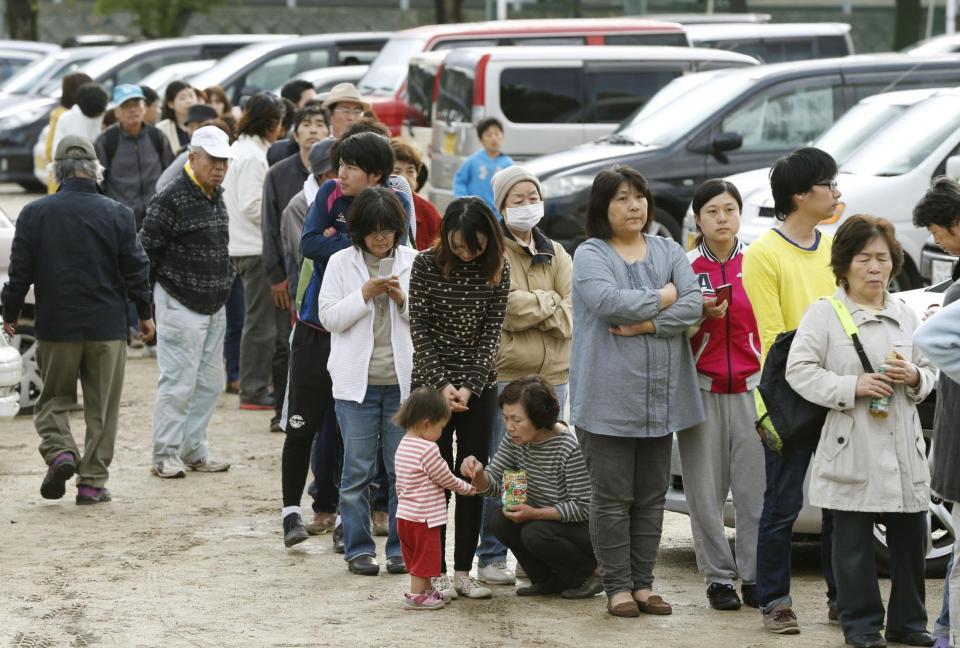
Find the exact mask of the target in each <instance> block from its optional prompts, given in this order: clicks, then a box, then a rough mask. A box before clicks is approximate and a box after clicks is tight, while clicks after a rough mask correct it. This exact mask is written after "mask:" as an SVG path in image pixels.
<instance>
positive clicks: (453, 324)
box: [410, 250, 510, 394]
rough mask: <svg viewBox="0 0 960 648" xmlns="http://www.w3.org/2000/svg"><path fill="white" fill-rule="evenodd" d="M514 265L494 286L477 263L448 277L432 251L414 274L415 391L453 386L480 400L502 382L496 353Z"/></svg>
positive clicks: (461, 265) (423, 255)
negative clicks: (499, 380) (480, 397)
mask: <svg viewBox="0 0 960 648" xmlns="http://www.w3.org/2000/svg"><path fill="white" fill-rule="evenodd" d="M509 292H510V265H509V263H508V262H507V260H506V259H504V261H503V272H502V273H501V277H500V283H499V284H496V285H490V284H489V283H487V280H486V277H485V276H484V275H483V274H482V272H481V269H480V265H479V264H478V263H475V262H474V263H458V264H457V265H456V266H455V267H454V269H453V271H452V272H451V273H450V276H449V277H444V276H443V273H442V272H441V270H440V267H439V266H438V265H437V263H436V256H435V254H434V251H433V250H427V251H426V252H423V253H421V254H420V256H418V257H417V258H416V259H415V260H414V262H413V269H412V270H411V272H410V334H411V336H412V338H413V386H414V387H420V386H426V387H433V388H434V389H443V388H444V387H446V386H447V385H448V384H451V385H453V386H454V387H456V388H458V389H459V388H461V387H466V388H468V389H469V390H470V391H471V392H472V393H474V394H479V393H481V392H482V391H483V389H484V388H485V387H488V386H490V385H493V384H495V383H496V382H497V369H496V367H497V350H498V349H499V347H500V332H501V330H502V329H503V319H504V317H505V316H506V313H507V295H508V294H509Z"/></svg>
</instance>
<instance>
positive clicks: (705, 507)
mask: <svg viewBox="0 0 960 648" xmlns="http://www.w3.org/2000/svg"><path fill="white" fill-rule="evenodd" d="M742 206H743V201H742V200H741V198H740V192H739V191H737V188H736V187H735V186H734V185H733V184H731V183H730V182H727V181H726V180H707V181H706V182H704V183H703V184H702V185H700V186H699V187H697V190H696V191H695V192H694V194H693V213H694V219H695V222H696V225H697V232H698V237H697V247H696V248H695V249H693V250H690V252H689V253H687V258H688V259H689V260H690V264H691V265H692V267H693V271H694V273H696V274H697V278H698V280H699V283H700V289H701V291H702V292H703V293H704V298H703V314H702V317H701V321H700V323H699V324H698V327H699V328H697V329H696V333H694V334H692V336H691V338H690V343H691V345H692V347H693V353H694V358H695V359H696V363H697V374H698V377H699V381H700V393H701V396H702V398H703V406H704V410H705V413H706V420H704V421H703V422H702V423H700V424H699V425H696V426H694V427H692V428H690V429H687V430H684V431H682V432H680V433H678V434H677V443H678V445H679V448H680V463H681V467H682V470H683V474H684V480H683V489H684V493H685V495H686V498H687V505H688V506H689V507H690V527H691V529H692V531H693V540H694V548H695V551H696V556H697V567H698V568H699V570H700V573H701V574H702V575H703V578H704V580H705V581H706V585H707V600H708V601H709V603H710V607H712V608H714V609H716V610H737V609H739V608H740V605H741V601H740V597H739V596H737V590H736V588H735V587H734V582H735V581H736V579H737V578H739V579H740V580H741V582H742V583H743V584H742V587H741V593H742V595H743V601H744V602H745V603H746V604H747V605H750V606H751V607H756V606H757V602H756V597H755V596H754V583H755V582H756V571H757V570H756V562H757V561H756V549H757V530H758V527H759V524H760V512H761V510H762V509H763V491H764V486H765V483H766V482H765V479H764V458H763V446H762V445H761V444H760V441H759V440H758V439H757V433H756V431H754V428H753V422H754V420H755V419H756V418H757V413H756V407H755V405H754V402H753V391H754V388H755V387H756V385H757V383H758V382H759V380H760V348H759V340H760V336H759V334H758V332H757V320H756V318H755V317H754V315H753V308H752V307H751V306H750V300H748V299H747V294H746V292H745V291H744V288H743V279H742V278H741V274H740V271H741V264H742V263H743V245H742V244H741V242H740V240H739V238H737V233H738V232H739V231H740V209H741V207H742ZM731 489H732V490H733V501H734V506H736V511H737V555H736V558H734V555H733V553H732V552H731V551H730V543H729V542H727V537H726V533H725V529H724V524H723V505H724V503H725V502H726V499H727V493H728V492H729V491H730V490H731Z"/></svg>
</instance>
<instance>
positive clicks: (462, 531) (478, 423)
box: [437, 385, 497, 573]
mask: <svg viewBox="0 0 960 648" xmlns="http://www.w3.org/2000/svg"><path fill="white" fill-rule="evenodd" d="M467 407H469V408H470V409H468V410H467V411H466V412H458V413H456V414H454V415H453V418H451V419H450V422H449V423H448V424H447V427H445V428H443V433H442V434H441V435H440V440H439V441H438V442H437V445H439V446H440V455H441V456H442V457H443V458H444V460H446V462H447V465H448V466H450V469H451V470H453V472H454V474H455V475H456V476H457V477H460V478H462V477H463V475H461V474H460V464H461V463H462V462H463V460H464V459H466V458H467V457H469V456H470V455H473V456H474V457H476V458H477V459H479V460H480V461H481V462H483V464H484V465H486V463H487V454H488V451H489V449H490V435H491V434H493V427H494V426H495V425H496V424H497V386H496V385H492V386H488V387H487V388H485V389H484V390H483V392H482V393H480V394H474V395H473V396H471V397H470V402H469V403H467ZM454 433H456V435H457V457H456V462H454V457H453V435H454ZM446 496H447V501H448V502H449V501H450V491H446ZM482 518H483V498H482V497H476V496H474V497H467V496H465V495H460V494H458V495H457V510H456V513H455V514H454V522H455V527H456V528H455V537H454V547H453V568H454V569H455V570H456V571H470V570H471V569H472V568H473V557H474V555H475V554H476V553H477V544H478V543H479V542H480V523H481V520H482ZM440 543H441V547H446V544H447V527H446V525H444V526H443V528H442V529H441V530H440ZM444 555H446V551H444ZM440 568H441V570H442V571H443V572H444V573H446V571H447V561H446V558H444V559H443V560H442V561H441V565H440Z"/></svg>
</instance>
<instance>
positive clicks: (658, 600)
mask: <svg viewBox="0 0 960 648" xmlns="http://www.w3.org/2000/svg"><path fill="white" fill-rule="evenodd" d="M637 608H638V609H639V610H640V611H641V612H643V613H644V614H657V615H661V616H666V615H667V614H673V608H672V607H671V606H670V604H669V603H667V602H666V601H664V600H663V597H661V596H660V595H659V594H651V595H650V597H649V598H648V599H647V600H646V601H637Z"/></svg>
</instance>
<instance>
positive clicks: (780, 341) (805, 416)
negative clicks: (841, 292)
mask: <svg viewBox="0 0 960 648" xmlns="http://www.w3.org/2000/svg"><path fill="white" fill-rule="evenodd" d="M824 299H826V300H827V301H828V302H830V305H831V306H833V310H834V311H835V312H836V314H837V318H838V319H839V320H840V324H841V325H842V326H843V331H844V333H846V334H847V337H849V338H850V339H851V340H852V341H853V346H854V348H855V349H856V350H857V355H858V356H860V363H861V364H862V365H863V369H864V371H865V372H867V373H873V367H872V366H871V365H870V360H868V359H867V354H866V353H865V352H864V350H863V345H862V344H860V337H859V335H858V330H857V325H856V324H855V323H854V322H853V318H852V317H851V316H850V311H848V310H847V308H846V306H844V305H843V302H841V301H840V300H839V299H837V298H836V297H824ZM796 335H797V332H796V331H795V330H794V331H787V332H786V333H781V334H780V335H778V336H777V339H776V341H775V342H774V343H773V346H771V347H770V352H769V353H767V359H766V361H765V362H764V364H763V373H762V374H761V375H760V384H759V385H758V386H757V390H756V392H754V399H755V401H756V404H757V414H758V415H759V417H760V418H759V420H757V421H756V423H755V424H754V426H755V427H756V429H757V434H759V435H760V439H761V440H762V441H763V443H764V445H766V446H767V447H768V448H769V449H770V450H772V451H773V452H776V453H777V454H789V453H791V452H798V451H801V450H810V449H814V448H816V447H817V443H819V442H820V432H821V430H823V425H824V423H825V422H826V419H827V412H828V411H829V410H828V408H826V407H823V406H822V405H817V404H815V403H811V402H810V401H808V400H806V399H805V398H803V396H801V395H800V394H798V393H797V392H795V391H794V390H793V387H791V386H790V383H788V382H787V377H786V372H787V358H788V356H789V355H790V347H791V346H792V345H793V340H794V338H795V337H796Z"/></svg>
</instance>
